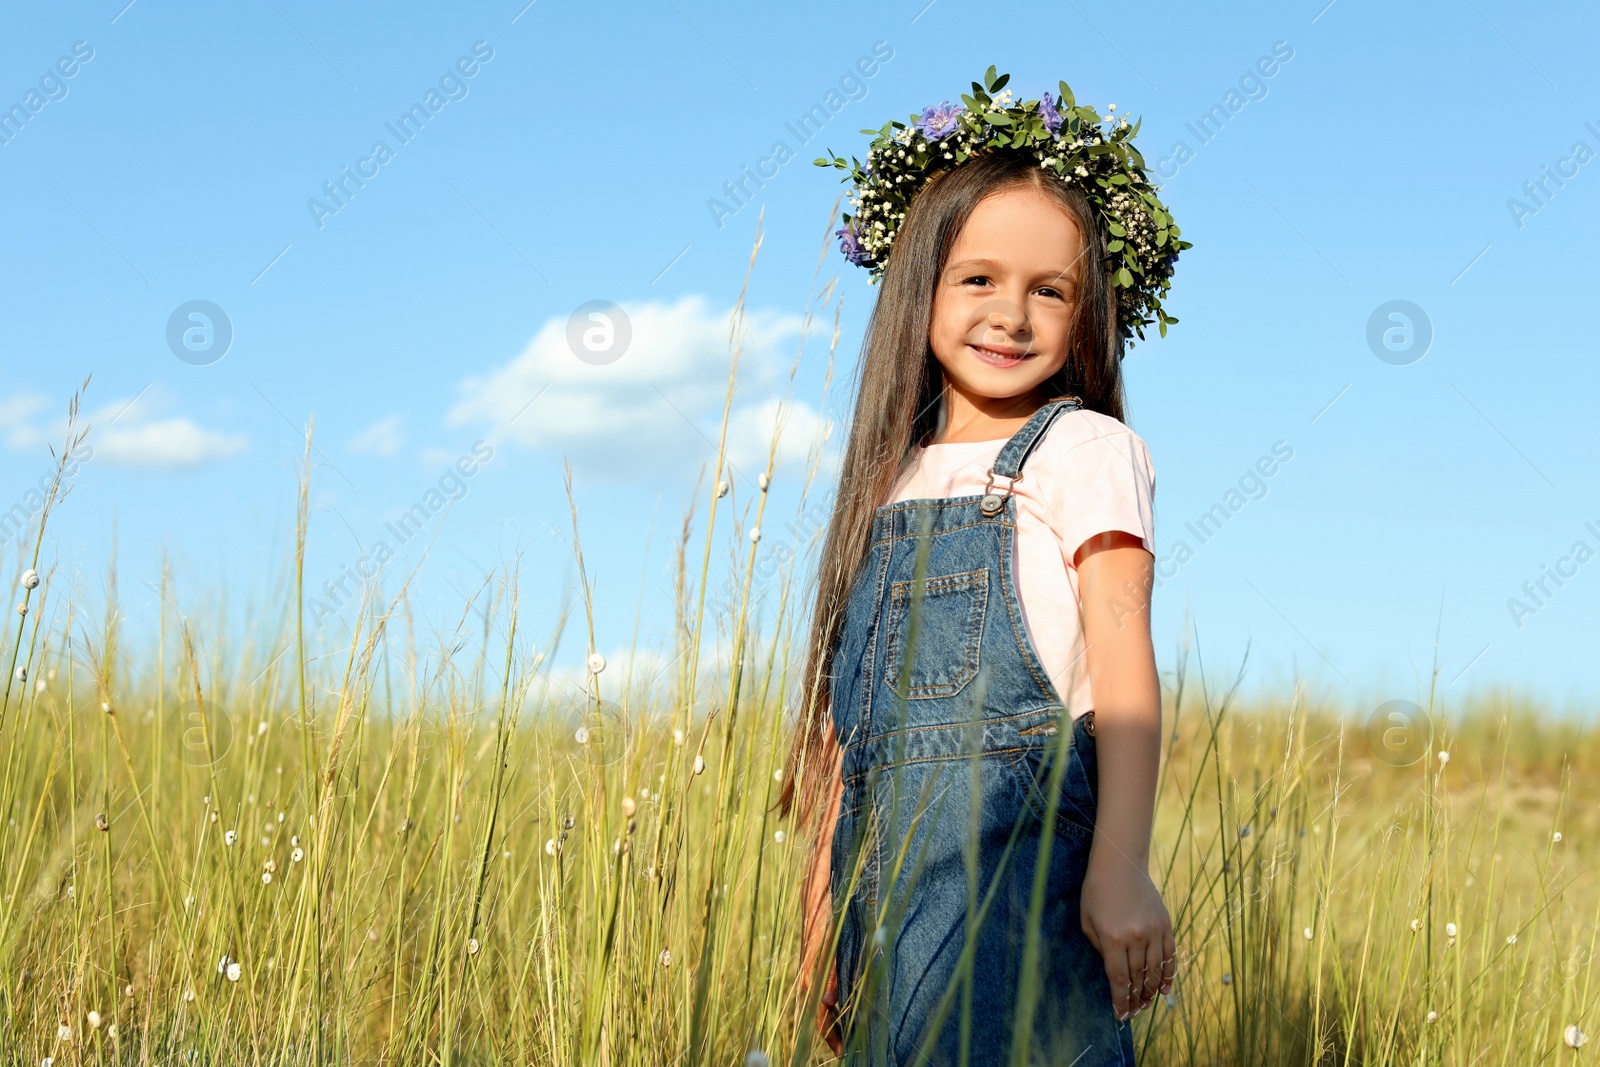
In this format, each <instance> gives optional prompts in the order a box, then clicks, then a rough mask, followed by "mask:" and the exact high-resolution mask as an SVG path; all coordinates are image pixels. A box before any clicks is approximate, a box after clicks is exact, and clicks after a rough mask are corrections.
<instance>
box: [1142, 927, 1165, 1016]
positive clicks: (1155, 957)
mask: <svg viewBox="0 0 1600 1067" xmlns="http://www.w3.org/2000/svg"><path fill="white" fill-rule="evenodd" d="M1162 947H1163V939H1162V938H1160V937H1152V938H1150V939H1149V940H1148V941H1146V942H1145V948H1144V963H1143V967H1144V1002H1145V1003H1146V1004H1151V1003H1153V1002H1154V1001H1155V999H1156V996H1157V995H1158V994H1159V993H1160V992H1161V961H1162V959H1164V958H1165V954H1164V953H1163V952H1162Z"/></svg>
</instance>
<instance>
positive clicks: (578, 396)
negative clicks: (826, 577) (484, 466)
mask: <svg viewBox="0 0 1600 1067" xmlns="http://www.w3.org/2000/svg"><path fill="white" fill-rule="evenodd" d="M622 309H623V311H624V312H625V313H626V315H627V317H628V321H629V327H630V331H631V338H630V341H629V343H628V347H627V349H626V350H625V351H624V353H623V355H622V356H621V357H620V358H618V359H616V360H615V361H614V362H611V363H607V364H603V365H597V364H594V363H589V362H586V361H584V360H582V359H579V358H578V357H577V356H576V355H575V354H574V353H573V350H572V348H571V347H570V346H569V345H568V343H567V326H568V320H567V317H566V316H564V315H563V316H557V317H552V318H550V319H548V320H546V321H545V323H544V324H543V325H542V326H541V327H540V328H539V329H538V331H537V332H536V333H535V334H534V336H533V339H532V340H531V341H529V342H528V345H527V347H526V348H525V349H523V351H522V353H521V354H520V355H518V356H516V357H515V358H513V359H511V360H510V361H509V362H506V363H504V364H501V365H500V366H498V367H494V368H492V369H491V370H489V371H488V372H486V373H484V374H480V375H475V376H473V377H469V378H467V379H465V380H464V381H462V382H461V383H460V384H459V385H458V390H459V392H460V399H459V400H458V401H457V402H456V403H455V404H454V405H453V406H452V407H451V408H450V410H449V412H448V413H447V415H446V424H447V425H449V426H460V425H463V424H471V425H477V426H487V427H488V428H489V432H490V433H491V434H493V435H494V436H495V437H497V438H499V437H504V438H506V439H509V440H511V441H515V442H516V443H518V444H521V445H523V446H525V447H528V448H535V449H545V450H549V451H551V452H554V453H557V454H564V455H566V457H567V458H569V459H570V460H571V462H572V465H573V467H574V469H575V470H577V471H580V472H581V473H583V474H584V475H586V476H587V477H589V478H591V479H605V480H612V481H621V482H633V483H637V482H649V481H651V480H653V479H659V478H661V477H663V476H666V475H669V474H680V473H682V472H685V471H690V472H692V471H693V470H694V469H695V468H697V467H698V466H700V465H701V464H706V465H707V466H708V469H710V468H714V467H715V464H716V449H717V440H718V438H719V436H720V434H721V427H722V411H723V404H724V401H725V399H726V394H727V390H728V377H729V371H730V368H731V366H732V351H731V347H730V342H729V332H730V329H729V327H730V322H731V315H732V309H731V308H729V309H722V310H714V309H712V308H710V307H708V306H707V301H706V298H705V297H704V296H702V295H699V294H689V295H686V296H684V297H682V298H680V299H679V300H678V301H677V302H676V303H673V304H666V303H661V302H648V303H625V304H623V305H622ZM801 326H802V320H801V318H800V316H798V315H793V314H785V313H781V312H777V311H770V310H756V311H752V310H750V309H746V311H745V315H744V321H743V324H742V330H741V332H742V335H743V336H742V344H741V351H740V355H739V367H738V387H737V389H736V390H735V393H734V400H733V404H732V408H731V410H730V411H729V422H728V437H727V446H726V451H727V457H728V460H729V462H731V463H732V464H733V465H734V467H735V468H736V469H739V470H740V471H741V473H742V474H745V476H747V477H749V478H750V479H752V480H753V479H754V477H755V474H756V472H758V471H759V470H761V468H762V467H763V466H765V463H766V456H767V452H768V449H769V447H770V446H771V442H772V437H773V433H774V431H775V428H776V426H777V421H778V420H777V415H778V409H779V407H780V402H779V400H778V399H777V398H778V397H779V396H781V395H782V394H783V393H784V392H785V391H786V389H787V385H788V373H789V369H790V367H791V365H792V364H793V361H794V358H795V349H796V344H797V342H798V338H799V335H800V330H801ZM820 334H821V331H816V332H814V333H813V335H812V337H811V338H810V339H809V342H814V343H817V345H818V348H819V349H820V348H821V346H822V345H823V344H825V343H826V339H825V338H824V337H821V336H820ZM819 358H821V357H819ZM530 401H531V403H530ZM786 411H787V417H786V419H785V420H784V421H785V425H784V427H783V434H782V438H781V439H780V441H779V444H778V452H777V460H778V462H779V463H793V462H804V460H805V458H806V455H807V452H808V450H809V449H810V448H811V446H812V443H813V441H814V439H815V438H816V436H817V435H818V433H819V432H820V427H821V425H822V423H823V419H822V416H821V413H820V412H819V411H818V410H817V409H816V408H815V407H814V406H811V405H807V404H804V403H799V402H794V401H790V402H788V404H787V406H786Z"/></svg>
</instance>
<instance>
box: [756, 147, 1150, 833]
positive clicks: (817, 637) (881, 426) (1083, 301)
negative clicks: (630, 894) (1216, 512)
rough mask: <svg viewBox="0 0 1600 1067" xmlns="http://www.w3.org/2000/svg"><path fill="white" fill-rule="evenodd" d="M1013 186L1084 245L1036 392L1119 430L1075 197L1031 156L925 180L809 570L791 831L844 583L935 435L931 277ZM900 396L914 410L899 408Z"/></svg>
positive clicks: (808, 768) (816, 789)
mask: <svg viewBox="0 0 1600 1067" xmlns="http://www.w3.org/2000/svg"><path fill="white" fill-rule="evenodd" d="M1019 186H1032V187H1034V188H1036V189H1039V190H1041V191H1043V192H1045V193H1047V194H1048V195H1050V196H1052V197H1054V198H1055V199H1056V200H1057V201H1058V202H1059V203H1060V204H1061V206H1062V207H1063V208H1065V209H1066V210H1067V211H1068V212H1069V213H1070V214H1071V216H1072V217H1073V219H1075V220H1076V222H1077V227H1078V233H1079V234H1080V235H1081V237H1082V238H1083V244H1084V250H1083V257H1082V259H1083V266H1082V272H1081V276H1080V277H1081V281H1080V284H1079V286H1078V291H1077V292H1078V299H1077V306H1076V308H1075V313H1074V317H1073V323H1072V329H1071V333H1070V336H1069V339H1068V353H1067V359H1066V362H1065V363H1064V364H1063V365H1062V367H1061V369H1060V370H1059V371H1058V372H1057V373H1056V374H1055V375H1054V376H1053V377H1051V378H1050V379H1049V380H1047V381H1046V382H1044V383H1043V384H1042V386H1041V388H1043V389H1046V390H1049V391H1048V392H1046V393H1045V394H1044V395H1046V396H1060V395H1062V394H1068V393H1070V394H1072V395H1075V396H1078V397H1080V398H1081V399H1082V400H1083V405H1084V407H1086V408H1088V409H1090V410H1091V411H1098V412H1101V413H1103V414H1106V415H1110V416H1111V417H1112V418H1115V419H1117V420H1118V421H1124V420H1123V390H1122V350H1123V340H1122V338H1121V337H1120V336H1119V335H1118V331H1117V327H1116V321H1117V320H1116V305H1115V302H1114V301H1115V295H1114V294H1115V290H1114V289H1113V287H1112V285H1111V282H1110V278H1109V276H1108V274H1107V269H1106V256H1105V244H1104V237H1103V235H1102V234H1101V233H1100V230H1099V227H1098V225H1097V224H1096V222H1095V219H1094V213H1093V211H1092V209H1091V208H1090V207H1089V203H1088V201H1087V200H1086V199H1085V198H1084V195H1083V194H1082V193H1081V192H1079V191H1078V190H1077V188H1076V187H1074V186H1071V185H1067V184H1064V183H1063V182H1062V181H1061V180H1060V179H1059V178H1056V177H1054V176H1053V175H1048V174H1046V173H1045V171H1044V170H1043V168H1041V167H1040V166H1039V165H1038V161H1037V159H1035V158H1034V156H1033V154H1032V153H1031V152H1025V151H1019V150H1017V149H1010V148H1005V149H996V150H991V151H989V152H985V153H983V154H981V155H979V156H977V157H975V158H973V159H971V160H968V161H967V162H965V163H962V164H961V165H960V166H957V167H955V168H953V169H951V170H948V171H943V172H941V173H939V174H937V175H936V176H935V177H934V179H933V180H932V181H930V182H929V184H928V185H926V186H924V187H923V189H922V190H921V191H919V192H918V193H917V195H916V197H915V198H914V199H913V200H912V202H911V206H910V208H909V210H907V212H906V217H905V218H904V219H903V220H902V221H901V224H900V227H899V229H898V230H897V232H896V233H895V238H894V249H893V254H892V255H891V256H890V258H889V261H888V264H887V265H886V267H885V269H884V272H883V277H882V279H881V280H880V289H881V291H880V293H879V296H878V302H877V304H876V305H875V306H874V307H873V309H872V314H871V317H870V318H869V319H868V321H867V330H866V339H865V341H864V342H863V344H862V359H861V361H860V363H859V364H858V368H857V373H858V379H859V384H858V385H857V388H856V398H855V405H854V410H853V414H852V416H851V423H850V438H849V442H848V444H847V445H846V448H845V456H844V464H843V467H842V469H841V474H840V477H839V488H838V492H837V493H836V494H835V497H834V504H833V516H832V518H831V519H830V520H829V522H828V532H827V536H826V537H825V539H824V541H823V545H822V558H821V561H820V563H819V566H818V570H817V597H816V602H815V606H814V608H813V611H812V615H811V627H810V637H809V640H808V642H807V647H806V665H805V670H804V673H803V674H802V675H801V680H800V691H799V702H800V715H799V720H798V722H797V724H796V728H795V733H794V738H793V741H792V742H791V744H790V748H789V756H788V762H787V766H786V768H785V773H784V786H783V790H782V792H781V793H780V794H779V796H778V800H777V804H776V805H775V807H776V808H777V809H778V811H779V812H780V813H781V814H783V815H788V814H790V813H791V811H793V810H795V808H796V800H797V798H796V792H797V791H798V793H799V798H798V800H799V804H798V807H799V814H800V822H801V824H802V825H810V823H811V821H812V819H813V818H814V817H815V816H816V815H817V814H820V813H819V812H817V811H816V810H815V809H816V801H817V799H818V798H819V797H822V796H826V795H827V790H826V788H825V783H823V782H822V780H821V777H822V774H823V772H824V770H826V768H824V767H823V766H822V765H821V759H820V753H821V746H822V744H823V742H824V740H825V739H826V737H827V736H829V733H830V732H831V731H832V730H833V723H832V720H831V715H830V713H829V708H828V697H829V692H830V681H831V675H832V666H833V653H834V651H835V649H836V646H837V642H838V640H839V637H840V629H841V624H842V623H843V616H844V608H845V601H846V598H847V597H848V595H849V591H850V586H851V584H852V583H853V581H854V579H855V575H856V571H857V569H858V568H859V567H860V565H861V560H862V558H863V557H864V556H865V555H866V552H867V548H868V538H869V537H870V535H871V529H872V519H873V514H874V512H876V510H877V508H878V506H879V505H880V504H882V503H883V500H884V497H885V496H886V495H887V494H888V492H889V490H890V489H891V488H892V487H893V484H894V482H895V480H896V478H897V477H898V475H899V472H900V469H901V465H902V464H903V463H904V462H905V461H906V460H907V459H908V458H909V457H910V455H911V452H912V450H913V449H914V448H916V447H918V446H920V445H923V444H927V443H928V442H930V441H931V440H932V438H933V436H934V435H935V434H936V433H937V432H938V428H939V420H940V417H941V410H940V407H941V405H940V400H941V398H942V397H943V395H944V386H945V382H944V373H943V368H942V367H941V366H940V365H939V361H938V360H937V359H936V358H935V357H934V354H933V349H932V347H931V346H930V345H929V343H928V331H929V326H930V321H931V319H932V312H933V297H934V292H935V290H936V288H937V286H938V281H939V276H940V274H941V273H942V272H943V271H944V267H945V263H946V261H947V260H948V258H949V255H950V250H951V248H953V247H954V245H955V241H956V237H957V235H958V234H959V233H960V232H961V229H962V227H963V226H965V225H966V222H967V219H968V218H969V217H970V216H971V214H972V210H973V208H975V207H976V206H977V205H978V203H979V201H981V200H983V199H984V198H985V197H987V196H989V195H991V194H993V193H996V192H999V191H1001V190H1003V189H1010V188H1015V187H1019ZM908 397H913V398H915V400H914V402H913V403H907V402H906V400H907V398H908ZM802 779H803V780H802Z"/></svg>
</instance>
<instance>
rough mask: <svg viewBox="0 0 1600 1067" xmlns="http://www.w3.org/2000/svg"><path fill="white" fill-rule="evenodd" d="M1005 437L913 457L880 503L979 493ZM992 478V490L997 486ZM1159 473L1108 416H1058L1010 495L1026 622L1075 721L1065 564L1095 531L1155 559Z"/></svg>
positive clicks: (1085, 707)
mask: <svg viewBox="0 0 1600 1067" xmlns="http://www.w3.org/2000/svg"><path fill="white" fill-rule="evenodd" d="M1005 443H1006V442H1005V440H993V441H962V442H957V443H955V444H934V445H929V446H927V447H926V448H918V449H916V450H914V451H913V453H912V455H911V457H910V458H909V459H908V460H907V463H906V466H905V468H904V469H902V470H901V472H900V477H899V480H898V481H896V482H895V484H894V487H893V488H891V489H890V491H889V499H888V500H887V501H886V503H890V504H894V503H899V502H901V501H905V500H922V499H937V498H941V497H952V496H968V495H974V494H982V493H983V492H984V491H985V490H984V483H985V482H986V481H987V480H988V470H989V468H990V467H992V466H994V461H995V460H996V459H997V458H999V455H1000V449H1001V448H1002V447H1004V445H1005ZM1004 484H1005V482H1004V479H997V481H996V485H997V486H998V485H1004ZM1155 486H1156V472H1155V467H1154V465H1153V464H1152V463H1151V462H1150V451H1149V449H1148V448H1146V447H1145V443H1144V441H1143V440H1142V439H1141V438H1140V437H1139V435H1138V434H1136V433H1134V432H1133V431H1132V430H1130V429H1128V428H1127V427H1126V426H1124V425H1123V424H1122V423H1120V422H1118V421H1117V420H1116V419H1114V418H1112V417H1111V416H1109V415H1102V414H1100V413H1099V412H1097V411H1088V410H1084V409H1079V410H1077V411H1066V412H1062V413H1061V414H1060V415H1057V416H1056V418H1055V421H1054V422H1052V423H1051V424H1050V428H1049V429H1048V430H1046V431H1045V434H1044V436H1043V437H1042V438H1040V439H1039V441H1038V443H1037V444H1035V445H1034V446H1033V451H1032V453H1030V454H1029V456H1028V458H1027V460H1026V462H1024V464H1023V467H1022V478H1021V479H1020V480H1019V481H1017V482H1016V484H1015V485H1014V486H1013V488H1012V493H1013V495H1015V497H1016V512H1017V531H1016V537H1015V538H1014V539H1013V544H1014V545H1015V546H1016V547H1015V559H1014V561H1013V566H1014V568H1015V570H1014V573H1015V574H1016V578H1017V592H1018V595H1019V599H1020V600H1021V601H1022V617H1023V622H1024V624H1025V625H1026V626H1027V630H1028V635H1029V636H1030V637H1031V638H1032V639H1033V645H1034V648H1035V649H1037V650H1038V653H1039V658H1040V659H1041V660H1042V661H1043V663H1044V668H1045V673H1046V674H1048V675H1049V676H1050V680H1051V681H1052V682H1053V683H1054V684H1055V688H1056V692H1057V693H1060V694H1062V696H1063V699H1064V701H1065V703H1066V706H1067V711H1068V712H1069V713H1070V714H1071V716H1072V717H1073V718H1077V717H1078V716H1079V715H1082V714H1083V713H1084V712H1086V711H1090V710H1092V709H1093V708H1094V697H1093V695H1092V694H1091V693H1090V691H1089V672H1088V671H1087V670H1086V669H1085V667H1084V661H1083V626H1082V622H1081V619H1080V616H1079V603H1080V600H1079V596H1078V569H1077V567H1075V566H1073V562H1072V557H1073V556H1074V555H1076V554H1077V551H1078V548H1079V546H1081V545H1082V544H1083V542H1085V541H1087V540H1088V539H1089V538H1091V537H1093V536H1094V535H1096V534H1099V533H1104V532H1106V531H1109V530H1123V531H1126V532H1127V533H1130V534H1132V535H1133V536H1135V537H1138V538H1141V539H1142V540H1143V542H1144V547H1145V549H1146V550H1148V551H1150V552H1151V553H1154V552H1155V547H1156V541H1155V515H1154V505H1155Z"/></svg>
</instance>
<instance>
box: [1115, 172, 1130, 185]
mask: <svg viewBox="0 0 1600 1067" xmlns="http://www.w3.org/2000/svg"><path fill="white" fill-rule="evenodd" d="M1111 184H1112V185H1127V184H1128V176H1127V175H1126V174H1113V175H1112V176H1111Z"/></svg>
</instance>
